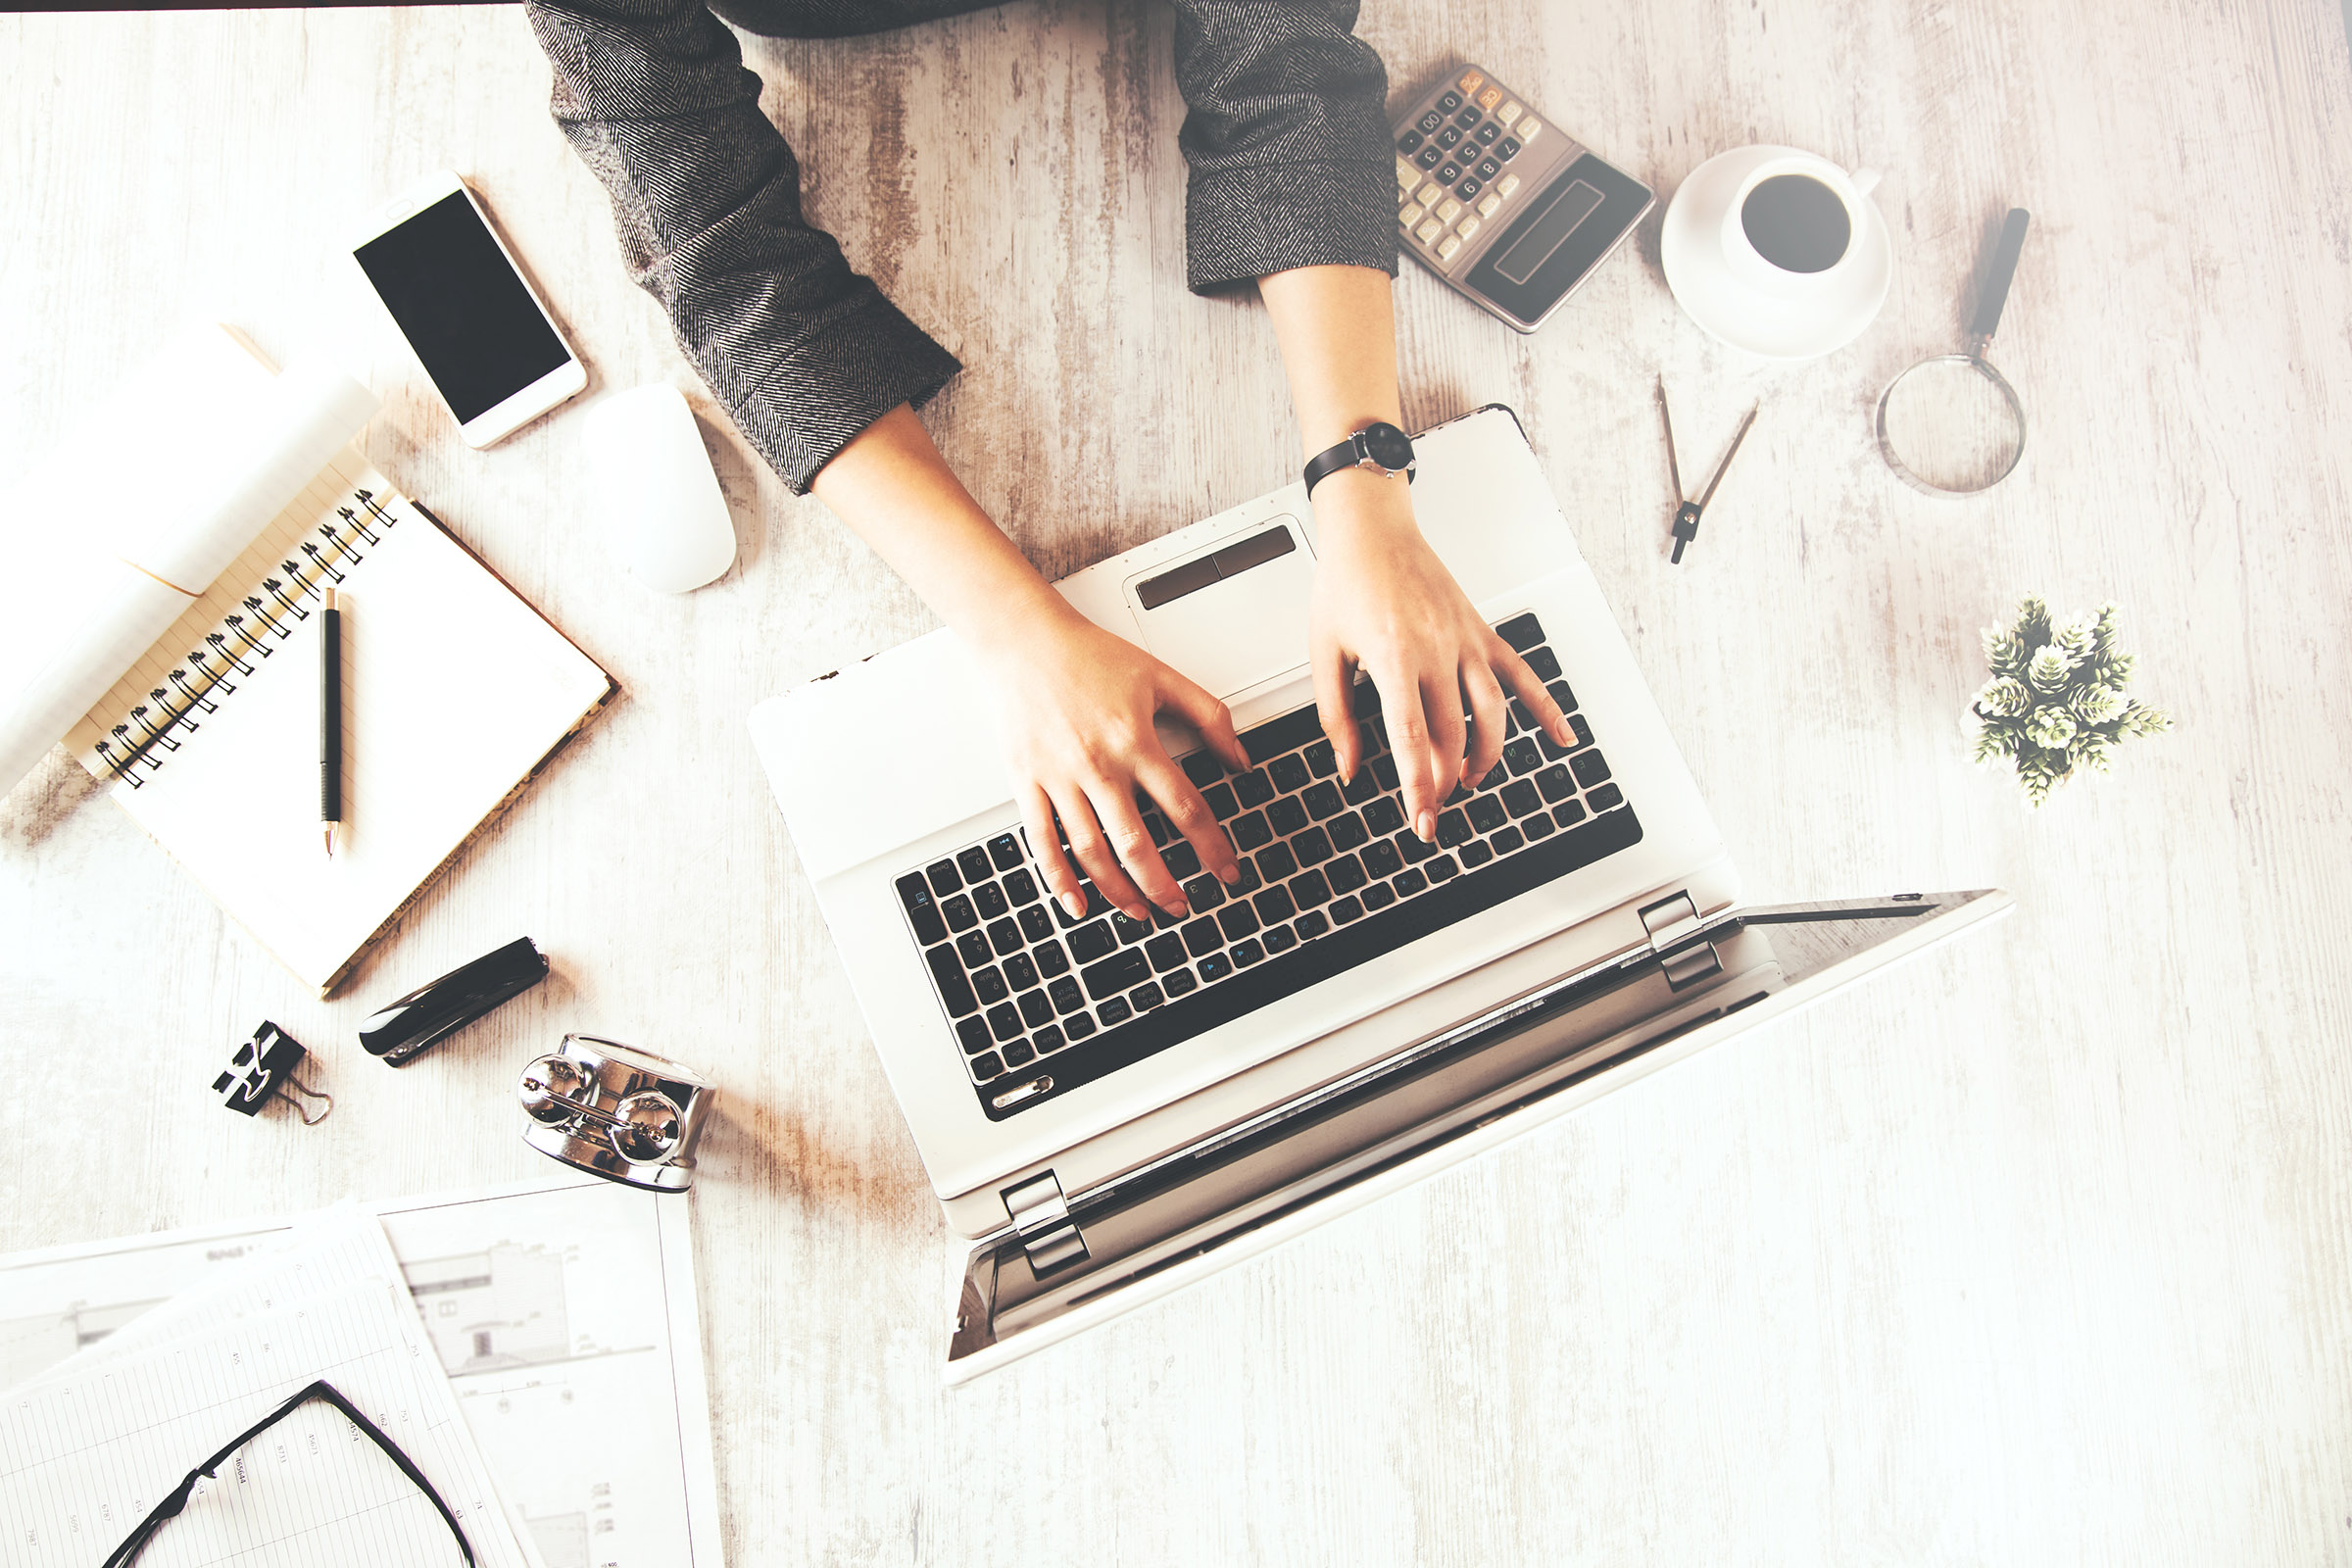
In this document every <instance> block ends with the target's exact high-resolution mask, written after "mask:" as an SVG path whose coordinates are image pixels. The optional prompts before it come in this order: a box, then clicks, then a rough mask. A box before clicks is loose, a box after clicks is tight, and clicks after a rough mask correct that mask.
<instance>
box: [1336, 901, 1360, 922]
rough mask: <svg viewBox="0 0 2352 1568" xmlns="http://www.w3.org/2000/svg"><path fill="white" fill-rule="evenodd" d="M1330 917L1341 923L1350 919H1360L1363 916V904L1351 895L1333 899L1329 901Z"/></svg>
mask: <svg viewBox="0 0 2352 1568" xmlns="http://www.w3.org/2000/svg"><path fill="white" fill-rule="evenodd" d="M1331 917H1332V919H1334V920H1336V921H1338V922H1339V923H1340V924H1341V925H1346V924H1348V922H1349V921H1350V920H1361V919H1362V918H1363V917H1364V907H1363V906H1362V905H1361V904H1358V903H1357V902H1356V901H1355V900H1354V898H1352V897H1349V898H1345V899H1334V900H1332V901H1331Z"/></svg>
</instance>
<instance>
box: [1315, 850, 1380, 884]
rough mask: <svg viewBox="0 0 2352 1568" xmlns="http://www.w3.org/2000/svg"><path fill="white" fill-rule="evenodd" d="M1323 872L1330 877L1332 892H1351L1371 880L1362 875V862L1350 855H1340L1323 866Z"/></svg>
mask: <svg viewBox="0 0 2352 1568" xmlns="http://www.w3.org/2000/svg"><path fill="white" fill-rule="evenodd" d="M1323 874H1324V876H1325V877H1327V878H1329V879H1330V882H1331V891H1332V892H1334V893H1353V892H1354V891H1355V890H1356V889H1357V888H1360V887H1362V886H1363V885H1364V884H1365V883H1366V882H1368V881H1370V880H1371V879H1370V878H1369V877H1367V876H1365V875H1364V868H1363V865H1362V863H1361V862H1360V861H1358V860H1357V859H1356V858H1355V857H1354V856H1352V855H1343V856H1341V857H1340V858H1338V859H1336V860H1334V861H1332V862H1331V863H1330V864H1329V865H1327V866H1325V867H1323Z"/></svg>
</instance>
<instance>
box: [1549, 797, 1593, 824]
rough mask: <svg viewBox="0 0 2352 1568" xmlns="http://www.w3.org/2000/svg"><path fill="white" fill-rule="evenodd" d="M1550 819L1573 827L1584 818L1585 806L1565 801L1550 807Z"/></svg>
mask: <svg viewBox="0 0 2352 1568" xmlns="http://www.w3.org/2000/svg"><path fill="white" fill-rule="evenodd" d="M1551 819H1552V820H1553V821H1554V822H1557V823H1558V824H1559V825H1560V826H1562V827H1574V826H1576V824H1577V823H1579V822H1582V821H1583V820H1584V819H1585V809H1584V808H1583V807H1582V806H1579V805H1578V804H1577V803H1576V802H1574V801H1565V802H1562V803H1561V804H1560V805H1558V806H1555V807H1553V808H1552V809H1551Z"/></svg>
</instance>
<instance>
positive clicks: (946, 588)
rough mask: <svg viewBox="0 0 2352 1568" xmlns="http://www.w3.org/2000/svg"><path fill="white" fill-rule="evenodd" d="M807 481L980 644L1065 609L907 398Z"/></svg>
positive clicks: (946, 616)
mask: <svg viewBox="0 0 2352 1568" xmlns="http://www.w3.org/2000/svg"><path fill="white" fill-rule="evenodd" d="M810 488H811V489H812V490H813V491H814V493H815V495H816V498H817V499H818V500H819V501H822V502H823V503H824V504H825V505H826V506H827V507H829V508H831V509H832V510H833V512H834V513H835V514H836V515H838V516H839V517H840V518H841V519H842V521H844V522H846V523H848V524H849V525H850V527H851V528H852V529H854V530H855V531H856V532H857V534H858V537H859V538H861V539H863V540H864V541H865V542H866V543H867V544H868V545H870V546H872V547H873V551H874V553H875V554H876V555H878V556H880V557H881V558H882V559H883V560H884V561H885V562H887V563H889V564H890V566H891V569H892V570H894V571H896V572H897V573H898V574H899V575H900V576H901V577H903V578H905V579H906V580H907V586H908V587H910V588H912V589H913V590H914V591H915V592H916V593H917V594H919V595H920V596H921V597H922V600H923V603H925V604H927V605H929V606H930V607H931V608H932V609H933V610H934V611H936V612H937V613H938V614H939V617H940V618H941V619H942V620H944V621H946V622H947V623H948V624H949V625H951V626H953V627H955V628H956V631H957V633H958V634H960V635H961V636H962V637H963V638H964V639H965V640H966V641H967V642H970V643H971V644H973V645H974V647H975V648H978V649H986V648H988V647H992V646H994V645H995V644H997V643H998V642H1000V641H1001V640H1003V639H1004V638H1005V637H1007V636H1011V635H1015V628H1017V627H1018V626H1020V625H1021V624H1023V622H1024V621H1026V622H1027V623H1028V624H1031V625H1035V624H1036V623H1037V622H1038V620H1039V618H1040V617H1042V616H1050V615H1053V614H1054V613H1056V612H1058V611H1060V610H1061V609H1063V608H1064V604H1063V601H1062V599H1061V597H1060V596H1059V595H1058V594H1056V593H1054V590H1053V589H1052V588H1050V587H1048V586H1047V585H1046V581H1045V579H1044V578H1042V577H1040V576H1039V575H1038V573H1037V568H1036V567H1035V566H1032V565H1031V564H1029V563H1028V561H1027V560H1026V559H1025V558H1024V557H1023V556H1022V555H1021V553H1020V551H1019V550H1017V549H1015V548H1014V546H1013V543H1012V541H1011V540H1010V539H1007V538H1006V537H1005V532H1004V530H1003V529H1001V528H999V527H998V526H997V525H996V523H995V522H994V521H992V520H991V519H990V517H989V515H988V514H987V513H986V512H983V511H982V510H981V509H980V504H979V503H978V502H977V501H974V500H973V499H972V496H971V492H970V491H968V490H966V489H964V487H963V484H962V481H960V480H959V479H957V478H956V474H955V470H953V469H951V468H950V467H949V466H948V463H947V460H946V459H945V458H943V457H941V456H940V455H939V449H938V448H937V447H936V446H934V445H933V444H932V442H931V434H930V432H929V431H927V430H925V429H924V428H923V424H922V421H921V420H920V419H917V418H916V417H914V412H913V410H911V409H909V408H907V406H906V405H905V404H901V405H900V406H899V407H897V408H895V409H893V410H891V411H890V412H889V413H888V414H885V415H884V416H882V417H881V418H879V419H876V420H875V421H874V422H873V423H872V424H869V425H867V426H866V427H865V428H864V429H863V430H862V431H860V432H859V433H858V435H857V436H856V437H854V438H853V439H852V440H851V441H850V443H849V444H848V445H847V446H845V447H843V448H842V449H841V451H840V452H839V453H838V454H837V455H836V456H835V457H834V459H833V461H832V462H830V463H828V464H826V465H825V466H823V467H821V468H819V469H818V470H817V471H816V479H815V482H814V484H813V485H812V486H811V487H810Z"/></svg>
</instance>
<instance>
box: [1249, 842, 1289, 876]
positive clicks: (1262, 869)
mask: <svg viewBox="0 0 2352 1568" xmlns="http://www.w3.org/2000/svg"><path fill="white" fill-rule="evenodd" d="M1298 869H1299V862H1298V860H1297V859H1296V858H1293V856H1292V855H1291V847H1290V846H1289V845H1287V844H1273V845H1268V846H1267V847H1266V848H1265V849H1262V850H1260V851H1258V852H1257V874H1258V875H1260V876H1262V877H1264V878H1265V879H1266V880H1267V881H1268V882H1288V881H1289V880H1290V879H1291V876H1292V874H1293V873H1294V872H1296V871H1297V870H1298Z"/></svg>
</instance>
